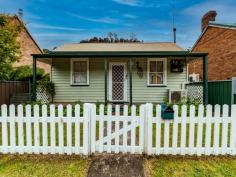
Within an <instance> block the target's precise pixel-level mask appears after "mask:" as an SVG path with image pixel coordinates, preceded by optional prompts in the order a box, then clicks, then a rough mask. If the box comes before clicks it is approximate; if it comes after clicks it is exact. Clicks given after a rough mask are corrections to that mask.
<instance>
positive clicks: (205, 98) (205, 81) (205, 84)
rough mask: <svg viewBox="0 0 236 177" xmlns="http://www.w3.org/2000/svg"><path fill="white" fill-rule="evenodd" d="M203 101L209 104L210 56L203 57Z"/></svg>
mask: <svg viewBox="0 0 236 177" xmlns="http://www.w3.org/2000/svg"><path fill="white" fill-rule="evenodd" d="M203 102H204V104H205V105H207V104H208V56H207V55H205V56H204V57H203Z"/></svg>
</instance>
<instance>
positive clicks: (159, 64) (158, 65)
mask: <svg viewBox="0 0 236 177" xmlns="http://www.w3.org/2000/svg"><path fill="white" fill-rule="evenodd" d="M163 63H164V62H163V61H157V72H163V70H164V67H163Z"/></svg>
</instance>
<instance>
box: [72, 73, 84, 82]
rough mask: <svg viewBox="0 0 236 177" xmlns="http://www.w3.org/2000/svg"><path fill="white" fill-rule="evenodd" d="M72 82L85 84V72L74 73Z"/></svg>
mask: <svg viewBox="0 0 236 177" xmlns="http://www.w3.org/2000/svg"><path fill="white" fill-rule="evenodd" d="M74 83H76V84H86V83H87V73H77V72H75V73H74Z"/></svg>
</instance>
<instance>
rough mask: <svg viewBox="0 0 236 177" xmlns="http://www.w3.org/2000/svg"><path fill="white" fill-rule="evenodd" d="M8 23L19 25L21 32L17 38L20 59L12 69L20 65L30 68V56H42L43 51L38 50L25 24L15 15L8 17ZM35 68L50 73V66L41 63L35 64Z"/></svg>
mask: <svg viewBox="0 0 236 177" xmlns="http://www.w3.org/2000/svg"><path fill="white" fill-rule="evenodd" d="M9 18H10V22H11V23H13V24H15V25H21V26H22V30H21V32H20V34H19V36H18V38H17V41H18V42H19V43H20V50H21V58H20V59H19V61H18V62H16V63H14V64H13V66H14V67H19V66H22V65H29V66H32V56H31V55H32V54H42V53H43V51H42V50H41V49H40V47H39V45H38V44H37V42H36V41H35V40H34V38H33V37H32V35H31V34H30V32H29V30H28V29H27V28H26V26H25V24H24V23H23V22H22V20H20V18H19V17H18V16H17V15H14V16H9ZM37 67H39V68H42V69H44V71H45V73H50V71H51V67H50V65H48V64H46V63H42V62H38V63H37Z"/></svg>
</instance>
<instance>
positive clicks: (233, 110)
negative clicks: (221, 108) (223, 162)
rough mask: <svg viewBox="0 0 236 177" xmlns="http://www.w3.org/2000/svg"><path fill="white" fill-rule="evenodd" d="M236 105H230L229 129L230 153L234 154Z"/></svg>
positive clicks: (235, 151) (235, 152)
mask: <svg viewBox="0 0 236 177" xmlns="http://www.w3.org/2000/svg"><path fill="white" fill-rule="evenodd" d="M235 142H236V105H232V107H231V131H230V149H231V151H230V154H231V155H235V154H236V149H235V148H236V147H235Z"/></svg>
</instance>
